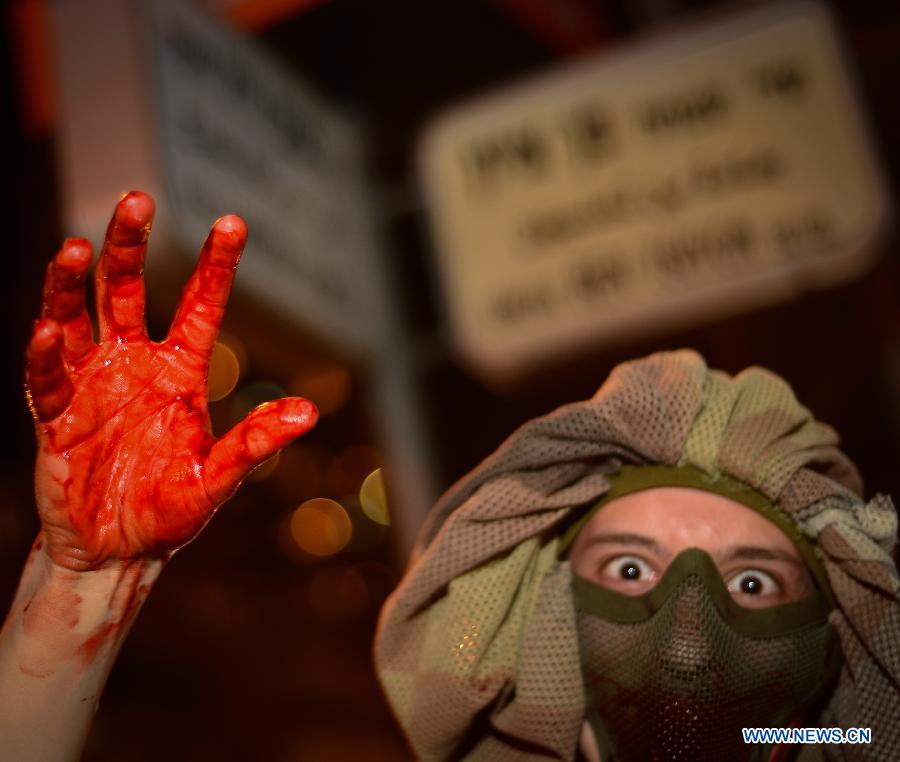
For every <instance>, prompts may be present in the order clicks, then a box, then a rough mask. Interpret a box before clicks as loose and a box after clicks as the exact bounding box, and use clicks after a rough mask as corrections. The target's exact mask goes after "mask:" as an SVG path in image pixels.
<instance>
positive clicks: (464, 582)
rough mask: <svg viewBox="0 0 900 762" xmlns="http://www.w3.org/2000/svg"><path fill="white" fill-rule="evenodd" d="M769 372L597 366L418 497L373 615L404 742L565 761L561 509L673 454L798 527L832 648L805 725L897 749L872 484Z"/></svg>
mask: <svg viewBox="0 0 900 762" xmlns="http://www.w3.org/2000/svg"><path fill="white" fill-rule="evenodd" d="M837 445H838V436H837V434H836V432H835V431H834V430H833V429H832V428H830V427H829V426H827V425H825V424H823V423H820V422H818V421H816V420H815V419H814V418H813V416H812V415H811V413H810V411H809V410H807V409H806V408H805V407H803V406H802V405H801V404H800V403H799V402H798V401H797V399H796V398H795V396H794V394H793V392H792V390H791V388H790V387H789V386H788V385H787V384H786V383H785V382H784V381H783V380H782V379H781V378H779V377H778V376H776V375H774V374H773V373H771V372H769V371H767V370H764V369H762V368H757V367H752V368H748V369H747V370H745V371H743V372H742V373H740V374H738V375H737V376H735V377H733V378H732V377H730V376H729V375H727V374H726V373H723V372H721V371H715V370H709V369H708V368H707V367H706V363H705V362H704V360H703V358H702V357H700V355H698V354H697V353H696V352H693V351H691V350H681V351H677V352H661V353H657V354H654V355H651V356H649V357H646V358H643V359H640V360H635V361H632V362H627V363H623V364H621V365H619V366H617V367H616V368H615V369H614V370H613V371H612V373H611V374H610V376H609V378H608V379H607V381H606V383H604V384H603V386H602V387H601V388H600V389H599V390H598V391H597V393H596V394H595V395H594V397H593V398H592V399H590V400H586V401H584V402H577V403H573V404H570V405H565V406H563V407H561V408H559V409H557V410H556V411H554V412H552V413H550V414H549V415H546V416H543V417H541V418H536V419H534V420H532V421H529V422H528V423H526V424H525V425H523V426H522V427H521V428H519V429H518V430H517V431H516V432H515V433H513V434H512V436H510V437H509V438H508V439H507V440H506V442H504V443H503V444H502V445H501V446H500V448H499V449H498V450H497V451H496V452H495V453H494V454H493V455H491V456H489V457H488V458H487V459H486V460H484V461H483V462H482V463H481V464H480V465H479V466H478V467H477V468H475V469H474V470H473V471H472V472H470V473H469V474H468V475H466V476H465V477H463V478H462V479H461V480H460V481H458V482H457V483H456V484H455V485H454V486H453V487H451V488H450V489H449V490H448V491H447V492H446V493H445V494H444V495H443V497H442V498H441V499H440V501H439V502H438V503H437V504H436V505H435V507H434V509H433V510H432V512H431V514H430V515H429V517H428V520H427V522H426V524H425V526H424V528H423V530H422V534H421V536H420V539H419V544H418V546H417V549H416V552H415V555H414V560H413V562H412V563H411V565H410V567H409V569H408V571H407V573H406V575H405V577H404V579H403V580H402V582H401V583H400V585H399V586H398V587H397V589H396V590H395V592H394V593H393V594H392V596H391V597H390V599H389V600H388V602H387V604H386V605H385V608H384V610H383V612H382V615H381V620H380V623H379V629H378V634H377V637H376V643H375V658H376V666H377V669H378V672H379V676H380V678H381V681H382V685H383V687H384V689H385V691H386V693H387V695H388V698H389V700H390V702H391V704H392V706H393V709H394V712H395V714H396V715H397V717H398V719H399V721H400V724H401V726H402V727H403V729H404V731H405V732H406V734H407V736H408V738H409V741H410V743H411V744H412V747H413V749H414V751H415V753H416V754H417V756H418V757H420V758H421V759H423V760H445V759H459V758H462V757H465V758H467V759H473V760H481V759H484V760H492V761H493V760H498V761H502V760H524V759H535V760H537V759H548V760H552V759H553V760H555V759H558V760H570V759H573V758H574V757H575V753H576V749H577V746H578V739H579V733H580V729H581V725H582V720H583V718H584V714H585V695H584V687H583V679H582V675H581V666H580V661H579V648H578V636H577V630H576V621H575V617H576V614H575V608H574V604H573V601H572V596H571V570H570V567H569V563H568V561H567V560H565V559H560V558H559V557H558V552H557V551H558V542H559V533H560V528H561V527H562V526H563V525H565V523H566V519H567V518H568V517H569V514H570V512H571V511H572V510H573V509H576V510H578V509H582V508H583V507H585V506H589V505H591V504H593V503H595V502H596V501H597V500H598V499H599V498H600V497H602V496H603V495H604V494H605V493H606V492H607V491H608V490H609V489H610V481H609V479H608V478H607V477H608V476H612V475H614V474H616V473H617V472H618V471H619V469H620V468H621V466H622V465H623V464H626V463H627V464H635V465H649V464H663V465H671V466H679V465H686V464H691V465H693V466H695V467H697V468H699V469H700V470H701V471H703V472H704V473H706V474H708V475H709V476H710V477H711V478H713V479H715V477H716V476H717V475H721V474H727V475H729V476H731V477H733V478H735V479H737V480H739V481H741V482H743V483H745V484H747V485H750V486H751V487H753V488H755V489H756V490H757V491H759V492H760V493H762V494H763V495H764V496H765V497H766V498H768V499H769V500H770V501H772V503H774V504H775V505H776V506H777V507H778V508H779V509H780V510H782V511H783V512H784V513H785V514H786V515H787V516H788V517H789V518H790V519H791V520H792V521H793V522H794V523H795V524H796V526H797V527H798V528H799V530H800V531H801V532H802V533H803V535H804V536H806V537H807V538H808V539H809V541H810V542H811V543H812V544H813V546H814V548H815V552H816V553H817V554H818V555H819V557H820V560H821V561H822V563H823V565H824V567H825V569H826V572H827V575H828V580H829V582H830V586H831V590H832V592H833V595H834V599H835V601H836V608H835V610H834V611H832V613H831V624H832V626H833V627H834V628H835V630H836V632H837V634H838V636H839V639H840V643H841V649H842V651H843V659H844V663H843V666H842V668H841V673H840V677H839V680H838V683H837V685H836V687H835V689H834V692H833V695H832V697H831V699H830V701H829V703H828V705H827V708H826V709H825V710H824V714H823V716H822V717H821V718H820V722H821V724H822V725H826V726H829V727H830V726H840V727H844V728H848V727H869V728H871V729H872V743H871V744H869V745H866V746H857V747H850V746H848V747H823V750H824V753H825V754H826V756H830V757H832V758H834V759H848V760H850V759H884V760H889V759H890V760H895V759H900V582H898V576H897V569H896V566H895V564H894V562H893V560H892V558H891V550H892V548H893V546H894V543H895V541H896V535H897V514H896V510H895V509H894V506H893V505H892V503H891V500H890V498H888V497H886V496H883V495H876V496H875V497H874V498H873V499H872V500H870V501H869V502H865V501H864V500H863V499H862V482H861V479H860V476H859V473H858V472H857V470H856V468H855V467H854V465H853V464H852V462H851V461H850V460H849V459H848V458H847V457H846V456H845V455H844V454H843V453H842V452H841V451H840V450H839V449H838V447H837Z"/></svg>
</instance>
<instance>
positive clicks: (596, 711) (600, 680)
mask: <svg viewBox="0 0 900 762" xmlns="http://www.w3.org/2000/svg"><path fill="white" fill-rule="evenodd" d="M572 594H573V598H574V602H575V608H576V611H577V627H578V640H579V648H580V652H581V663H582V671H583V675H584V680H585V686H586V692H587V702H588V712H587V719H588V721H589V722H590V723H591V726H592V728H593V729H594V734H595V736H596V737H597V742H598V745H599V748H600V755H601V759H603V760H604V762H611V761H612V760H615V761H616V762H628V761H630V760H685V761H687V760H691V761H692V762H698V761H702V760H722V759H727V760H729V761H731V762H738V761H739V760H741V761H746V762H756V761H757V760H765V759H768V755H769V753H770V751H771V750H770V749H768V748H765V747H761V746H753V745H746V744H744V742H743V736H742V733H741V729H742V728H745V727H781V726H786V725H788V724H790V723H791V722H792V721H798V720H801V719H803V717H804V715H805V712H807V711H808V710H809V708H810V707H811V706H812V705H813V703H814V702H815V701H816V699H817V698H819V697H820V696H821V695H822V692H823V689H824V688H825V687H826V685H828V683H829V682H830V680H831V678H832V676H833V675H834V670H835V668H836V666H837V665H836V657H837V653H836V648H835V646H836V641H835V640H834V638H833V636H832V632H831V628H830V626H829V624H828V611H829V606H828V603H827V600H826V598H825V596H824V595H823V594H822V593H821V592H818V591H817V592H815V593H813V594H812V595H810V596H808V597H807V598H804V599H803V600H801V601H797V602H794V603H788V604H784V605H780V606H775V607H772V608H768V609H745V608H742V607H741V606H739V605H738V604H737V603H736V602H735V601H734V600H733V599H732V597H731V595H730V594H729V592H728V590H727V588H726V586H725V583H724V582H723V580H722V578H721V576H720V575H719V572H718V570H717V568H716V566H715V563H714V562H713V560H712V559H711V558H710V557H709V555H707V554H706V553H705V552H704V551H702V550H698V549H689V550H685V551H684V552H682V553H681V554H679V555H678V556H677V557H676V558H675V559H674V560H673V561H672V563H671V564H670V565H669V568H668V569H667V571H666V573H665V574H664V575H663V577H662V579H661V580H660V581H659V582H658V583H657V585H656V586H655V587H654V588H653V589H652V590H650V591H649V592H647V593H645V594H644V595H640V596H628V595H623V594H621V593H616V592H613V591H611V590H608V589H606V588H603V587H601V586H599V585H597V584H595V583H593V582H590V581H588V580H586V579H583V578H581V577H577V576H576V577H574V578H573V583H572Z"/></svg>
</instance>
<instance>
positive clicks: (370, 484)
mask: <svg viewBox="0 0 900 762" xmlns="http://www.w3.org/2000/svg"><path fill="white" fill-rule="evenodd" d="M359 504H360V505H361V506H362V509H363V513H365V514H366V516H368V517H369V518H370V519H372V521H374V522H375V523H376V524H382V525H383V526H388V525H389V524H390V523H391V517H390V515H389V514H388V505H387V492H386V491H385V489H384V474H383V471H382V469H380V468H376V469H375V470H374V471H373V472H372V473H371V474H369V475H368V476H367V477H366V478H365V479H364V480H363V483H362V487H360V488H359Z"/></svg>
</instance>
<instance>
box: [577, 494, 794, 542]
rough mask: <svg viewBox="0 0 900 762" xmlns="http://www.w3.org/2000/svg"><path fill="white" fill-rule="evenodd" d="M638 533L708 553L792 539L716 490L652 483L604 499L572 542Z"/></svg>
mask: <svg viewBox="0 0 900 762" xmlns="http://www.w3.org/2000/svg"><path fill="white" fill-rule="evenodd" d="M610 533H616V534H640V535H643V536H645V537H649V538H651V539H653V540H655V541H656V542H657V543H658V544H660V545H661V546H663V547H665V548H667V549H669V550H671V551H673V552H679V551H680V550H684V549H686V548H701V549H703V550H706V551H707V552H710V553H714V552H715V551H716V550H719V549H723V548H727V547H731V546H734V545H754V546H757V547H766V548H771V549H773V550H776V549H777V550H782V551H785V552H787V553H790V554H792V555H796V556H798V557H799V553H798V552H797V549H796V547H795V546H794V543H793V542H792V541H791V540H790V538H789V537H788V536H787V535H786V534H785V533H784V532H782V531H781V529H779V528H778V527H777V526H776V525H775V524H773V523H772V522H771V521H769V520H768V519H767V518H765V517H764V516H763V515H762V514H760V513H758V512H757V511H755V510H753V509H752V508H749V507H748V506H746V505H743V504H742V503H739V502H737V501H735V500H732V499H730V498H727V497H723V496H722V495H718V494H715V493H712V492H707V491H705V490H701V489H694V488H692V487H653V488H651V489H646V490H641V491H639V492H632V493H631V494H628V495H624V496H622V497H618V498H615V499H613V500H610V501H609V502H608V503H607V504H606V505H604V506H603V507H602V508H601V509H600V510H598V511H597V513H596V514H595V515H594V516H593V517H591V519H590V521H588V523H587V524H585V526H584V528H583V529H582V530H581V532H580V533H579V536H578V539H577V541H576V542H577V544H579V545H583V544H584V542H586V541H589V540H590V539H592V538H594V537H597V536H600V535H603V534H610Z"/></svg>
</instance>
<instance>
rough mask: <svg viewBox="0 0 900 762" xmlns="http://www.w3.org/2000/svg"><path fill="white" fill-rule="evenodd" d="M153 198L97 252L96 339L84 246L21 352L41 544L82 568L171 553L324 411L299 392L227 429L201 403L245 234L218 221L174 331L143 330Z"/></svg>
mask: <svg viewBox="0 0 900 762" xmlns="http://www.w3.org/2000/svg"><path fill="white" fill-rule="evenodd" d="M153 211H154V205H153V201H152V199H151V198H150V197H149V196H147V195H145V194H143V193H138V192H132V193H129V194H128V195H126V196H125V197H123V198H122V200H121V201H120V202H119V204H118V205H117V207H116V210H115V212H114V214H113V218H112V220H111V222H110V225H109V228H108V230H107V234H106V241H105V242H104V245H103V250H102V251H101V253H100V257H99V260H98V263H97V268H96V274H95V288H96V297H97V314H98V320H99V329H100V330H99V343H95V342H94V339H93V331H92V327H91V323H90V318H89V317H88V314H87V311H86V310H85V306H84V303H85V290H86V280H87V272H88V269H89V268H90V264H91V260H92V258H93V256H92V252H91V247H90V244H89V243H88V242H87V241H85V240H83V239H77V238H76V239H68V240H66V242H65V243H64V244H63V247H62V249H61V250H60V252H59V253H58V254H57V255H56V257H55V258H54V260H53V262H51V264H50V266H49V268H48V271H47V279H46V282H45V286H44V304H43V315H42V319H41V320H39V321H38V322H37V323H36V325H35V328H34V331H33V334H32V338H31V342H30V344H29V347H28V353H27V359H28V364H27V384H28V394H29V401H30V404H31V408H32V411H33V413H34V417H35V428H36V431H37V437H38V456H37V466H36V470H35V491H36V495H37V504H38V511H39V513H40V516H41V520H42V523H43V535H44V541H45V543H46V549H47V553H48V554H49V555H50V557H51V558H52V559H53V561H54V562H56V563H57V564H59V565H61V566H65V567H67V568H70V569H74V570H79V571H81V570H86V569H95V568H99V567H101V566H102V565H104V564H105V563H107V562H109V561H115V560H126V559H134V558H140V557H151V556H152V557H166V556H168V555H169V554H171V553H172V552H173V551H174V550H176V549H177V548H179V547H180V546H182V545H184V544H185V543H187V542H189V541H190V540H191V539H192V538H193V537H194V536H195V535H196V534H197V533H198V532H199V531H200V530H201V529H202V528H203V526H204V525H205V524H206V522H207V521H209V519H210V518H211V517H212V515H213V513H214V512H215V510H216V508H217V507H218V506H219V505H220V504H221V503H222V502H224V501H225V500H226V499H227V498H228V497H230V496H231V495H232V494H233V493H234V491H235V490H236V489H237V487H238V485H239V484H240V482H241V480H242V479H243V478H244V477H245V476H246V475H247V474H248V473H249V472H250V471H252V470H253V468H255V467H256V466H257V465H258V464H259V463H261V462H262V461H264V460H265V459H266V458H268V457H271V456H272V455H274V454H275V453H276V452H277V451H278V450H279V449H280V448H282V447H284V446H285V445H286V444H288V443H289V442H290V441H291V440H292V439H294V438H295V437H297V436H300V435H301V434H303V433H305V432H306V431H308V430H309V429H310V428H312V426H313V425H314V424H315V422H316V418H317V412H316V409H315V406H314V405H313V404H312V403H311V402H309V401H307V400H304V399H300V398H286V399H280V400H276V401H273V402H269V403H265V404H264V405H261V406H260V407H258V408H256V409H255V410H253V411H252V412H251V413H250V414H249V415H248V416H247V417H246V418H245V419H244V420H243V421H241V422H240V423H239V424H237V425H236V426H235V427H234V428H232V429H231V430H230V431H229V432H228V433H226V434H225V435H224V436H222V437H220V438H216V437H214V436H213V435H212V432H211V429H210V423H209V415H208V412H207V398H206V384H207V373H208V368H209V358H210V354H211V352H212V347H213V344H214V342H215V338H216V335H217V333H218V329H219V324H220V323H221V320H222V315H223V314H224V311H225V304H226V302H227V299H228V294H229V291H230V289H231V283H232V279H233V277H234V271H235V269H236V267H237V263H238V260H239V258H240V255H241V251H242V250H243V246H244V242H245V240H246V237H247V231H246V226H245V225H244V222H243V220H241V219H240V218H239V217H236V216H233V215H232V216H228V217H222V218H220V219H219V220H217V221H216V223H215V225H214V226H213V228H212V230H211V231H210V234H209V237H208V238H207V240H206V243H205V244H204V246H203V250H202V252H201V255H200V261H199V263H198V265H197V269H196V270H195V272H194V274H193V276H192V277H191V279H190V281H189V282H188V284H187V287H186V288H185V291H184V293H183V294H182V297H181V302H180V304H179V307H178V311H177V313H176V316H175V319H174V321H173V322H172V326H171V329H170V331H169V335H168V337H167V338H166V339H165V340H164V341H162V342H154V341H151V340H150V339H149V338H148V337H147V331H146V325H145V319H144V302H145V297H144V281H143V272H142V271H143V262H144V255H145V253H146V247H147V237H148V235H149V231H150V224H151V222H152V218H153Z"/></svg>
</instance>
